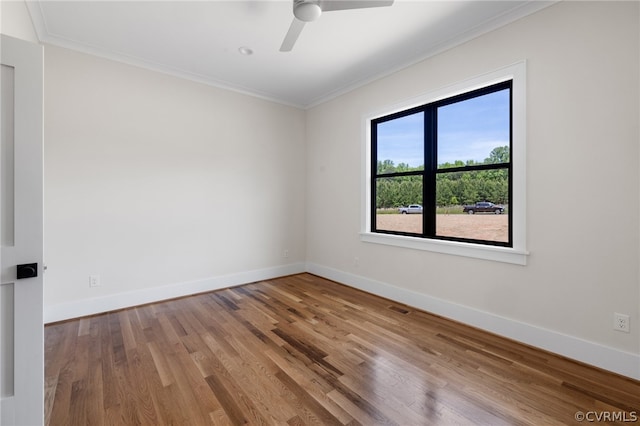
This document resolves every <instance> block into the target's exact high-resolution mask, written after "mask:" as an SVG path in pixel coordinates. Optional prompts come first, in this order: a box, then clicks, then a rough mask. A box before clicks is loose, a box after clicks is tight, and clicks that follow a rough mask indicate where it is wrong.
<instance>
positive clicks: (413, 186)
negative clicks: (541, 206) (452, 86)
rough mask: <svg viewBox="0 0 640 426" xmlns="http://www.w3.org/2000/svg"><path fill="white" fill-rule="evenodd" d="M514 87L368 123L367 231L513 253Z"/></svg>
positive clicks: (497, 87)
mask: <svg viewBox="0 0 640 426" xmlns="http://www.w3.org/2000/svg"><path fill="white" fill-rule="evenodd" d="M511 91H512V82H511V81H506V82H502V83H499V84H495V85H491V86H488V87H484V88H481V89H478V90H474V91H471V92H467V93H464V94H461V95H457V96H453V97H450V98H447V99H442V100H439V101H437V102H433V103H430V104H426V105H422V106H419V107H415V108H412V109H409V110H406V111H401V112H398V113H395V114H391V115H388V116H384V117H380V118H377V119H374V120H372V121H371V152H372V157H371V160H372V171H373V173H372V182H371V193H372V198H371V202H372V208H371V228H372V229H371V231H372V232H378V233H390V234H400V235H408V236H415V237H422V238H433V239H442V240H455V241H466V242H475V243H482V244H491V245H500V246H509V247H510V246H511V245H512V232H511V213H512V212H511V206H510V199H511V191H512V189H511V188H512V185H511V180H512V178H511V176H512V165H511V164H512V162H511V139H512V124H511V121H512V106H511V103H512V96H511V95H512V93H511Z"/></svg>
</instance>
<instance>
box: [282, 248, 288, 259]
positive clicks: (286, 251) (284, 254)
mask: <svg viewBox="0 0 640 426" xmlns="http://www.w3.org/2000/svg"><path fill="white" fill-rule="evenodd" d="M282 257H284V258H285V259H288V258H289V250H286V249H285V250H284V251H283V252H282Z"/></svg>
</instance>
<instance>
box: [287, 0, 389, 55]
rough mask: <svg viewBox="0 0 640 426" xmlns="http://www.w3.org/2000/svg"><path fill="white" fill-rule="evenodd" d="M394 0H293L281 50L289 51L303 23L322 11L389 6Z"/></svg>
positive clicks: (316, 17)
mask: <svg viewBox="0 0 640 426" xmlns="http://www.w3.org/2000/svg"><path fill="white" fill-rule="evenodd" d="M393 1H394V0H293V22H291V26H290V27H289V31H287V35H286V36H285V37H284V41H283V42H282V46H280V51H281V52H290V51H291V49H293V45H294V44H295V43H296V40H298V37H299V36H300V33H301V32H302V29H303V28H304V25H305V24H306V23H307V22H312V21H315V20H316V19H318V18H319V17H320V15H321V14H322V12H331V11H333V10H348V9H364V8H369V7H383V6H391V5H392V4H393Z"/></svg>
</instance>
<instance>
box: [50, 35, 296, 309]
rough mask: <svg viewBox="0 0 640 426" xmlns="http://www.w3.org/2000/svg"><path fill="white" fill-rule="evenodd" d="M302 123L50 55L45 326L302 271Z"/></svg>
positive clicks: (248, 102) (244, 99) (158, 79)
mask: <svg viewBox="0 0 640 426" xmlns="http://www.w3.org/2000/svg"><path fill="white" fill-rule="evenodd" d="M304 117H305V115H304V111H302V110H298V109H295V108H291V107H287V106H283V105H279V104H275V103H271V102H267V101H264V100H260V99H256V98H252V97H249V96H245V95H240V94H237V93H233V92H229V91H225V90H220V89H216V88H213V87H209V86H205V85H202V84H197V83H193V82H188V81H184V80H181V79H178V78H174V77H170V76H166V75H163V74H160V73H156V72H151V71H147V70H143V69H139V68H135V67H132V66H128V65H124V64H120V63H116V62H113V61H109V60H104V59H100V58H97V57H93V56H89V55H85V54H80V53H77V52H73V51H70V50H66V49H62V48H57V47H53V46H46V47H45V126H44V128H45V165H44V168H45V263H46V264H47V266H48V270H47V272H46V286H45V306H46V309H45V319H46V320H47V321H54V320H59V319H64V318H69V317H74V316H78V315H84V314H87V313H92V312H99V311H101V310H105V309H114V308H117V307H121V306H129V305H133V304H136V303H143V302H145V301H147V302H148V301H151V300H158V299H161V298H167V297H172V296H178V295H183V294H188V293H189V292H194V291H205V290H208V289H211V288H217V287H221V286H222V287H224V286H228V285H233V284H238V283H244V282H248V281H251V280H254V279H262V278H268V277H272V276H278V275H282V274H286V273H292V272H299V271H301V270H303V268H304V263H303V261H304V259H305V204H304V199H305V195H304V190H305V178H304V176H305V158H306V157H305V145H304V126H305V123H304ZM284 250H288V251H289V256H288V258H284V257H283V251H284ZM91 274H96V275H99V276H100V279H101V284H102V285H101V286H100V287H94V288H90V287H89V275H91Z"/></svg>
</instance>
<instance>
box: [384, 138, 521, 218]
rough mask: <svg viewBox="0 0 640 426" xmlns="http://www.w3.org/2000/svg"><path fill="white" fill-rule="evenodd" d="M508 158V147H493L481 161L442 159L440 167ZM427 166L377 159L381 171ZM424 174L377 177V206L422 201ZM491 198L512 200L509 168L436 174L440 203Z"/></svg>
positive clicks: (400, 204) (385, 172) (385, 206)
mask: <svg viewBox="0 0 640 426" xmlns="http://www.w3.org/2000/svg"><path fill="white" fill-rule="evenodd" d="M507 162H509V147H508V146H501V147H496V148H494V149H493V150H492V151H491V153H490V154H489V157H487V158H486V159H485V160H484V161H482V162H475V161H473V160H469V161H466V162H463V161H460V160H458V161H455V162H453V163H448V162H447V163H443V164H440V165H439V166H438V169H439V170H444V169H450V168H456V167H464V166H476V165H484V164H499V163H507ZM421 170H424V166H418V167H413V168H412V167H410V166H409V165H408V164H405V163H399V164H398V165H395V164H394V163H393V161H391V160H384V161H378V174H379V175H380V174H387V173H402V172H412V171H421ZM421 200H422V176H416V175H409V176H394V177H380V178H378V179H377V180H376V208H378V209H386V208H395V207H399V206H408V205H409V204H422V201H421ZM478 201H491V202H493V203H496V204H508V203H509V175H508V171H507V169H493V170H470V171H457V172H449V173H437V174H436V204H437V206H438V207H446V206H458V205H463V204H474V203H476V202H478Z"/></svg>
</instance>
